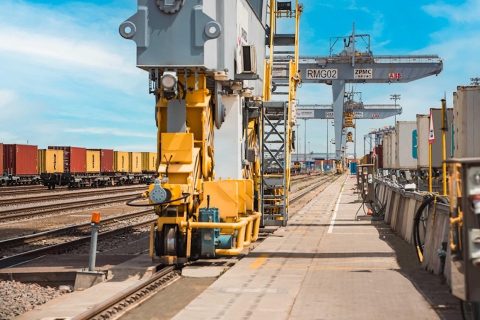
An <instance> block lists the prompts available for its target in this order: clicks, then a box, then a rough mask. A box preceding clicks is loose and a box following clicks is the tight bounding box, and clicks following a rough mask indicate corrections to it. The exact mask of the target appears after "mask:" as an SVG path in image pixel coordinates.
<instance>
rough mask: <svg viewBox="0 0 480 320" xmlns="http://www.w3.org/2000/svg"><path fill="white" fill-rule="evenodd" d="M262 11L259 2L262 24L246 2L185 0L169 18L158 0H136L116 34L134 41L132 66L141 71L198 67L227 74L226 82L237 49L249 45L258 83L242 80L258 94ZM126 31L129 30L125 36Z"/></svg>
mask: <svg viewBox="0 0 480 320" xmlns="http://www.w3.org/2000/svg"><path fill="white" fill-rule="evenodd" d="M265 13H266V3H265V2H264V3H263V15H262V16H263V19H264V20H263V21H261V20H259V19H258V17H257V15H256V14H255V13H254V12H253V11H252V8H251V7H250V5H249V3H248V2H247V1H246V0H229V1H228V2H227V1H217V0H188V1H184V4H183V6H181V7H180V10H179V11H178V12H176V13H171V14H168V13H165V12H163V11H162V10H160V9H159V7H158V6H157V0H138V12H137V13H136V14H135V15H133V16H132V17H130V18H128V19H127V20H126V21H125V22H123V23H122V24H121V25H120V33H121V34H122V36H124V37H125V38H127V39H130V40H133V41H134V42H135V43H136V45H137V66H138V67H140V68H142V69H145V70H147V71H150V70H151V69H153V68H184V67H185V68H187V67H189V68H192V67H198V68H203V69H205V70H207V71H226V73H227V76H228V79H230V80H233V79H234V78H235V68H236V66H235V62H236V60H238V58H237V55H238V53H239V46H240V45H243V44H249V45H254V46H255V49H256V55H257V59H256V62H257V63H256V65H257V74H258V75H259V76H260V81H258V80H257V81H246V86H247V87H253V88H254V91H253V94H254V95H261V94H262V88H263V84H262V82H263V79H262V77H263V70H264V59H265V16H266V14H265ZM126 27H130V28H131V29H132V30H133V32H131V33H130V34H126V33H125V30H124V29H125V28H126ZM210 27H214V28H216V27H220V28H219V30H220V31H221V32H219V33H218V34H216V33H215V34H209V31H208V30H209V29H210ZM240 35H242V37H240ZM239 38H242V41H243V42H242V43H239Z"/></svg>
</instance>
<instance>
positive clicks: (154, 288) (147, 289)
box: [72, 266, 180, 320]
mask: <svg viewBox="0 0 480 320" xmlns="http://www.w3.org/2000/svg"><path fill="white" fill-rule="evenodd" d="M179 278H180V273H179V271H178V270H176V269H175V267H174V266H169V267H165V268H163V269H161V270H159V271H158V272H156V273H155V274H154V275H152V276H151V277H150V278H148V279H146V280H143V281H142V282H141V283H139V284H137V285H135V286H133V287H131V288H128V289H126V290H124V291H122V292H119V293H118V294H116V295H115V296H113V297H111V298H110V299H107V300H106V301H104V302H101V303H99V304H97V305H95V306H94V307H93V308H92V309H89V310H87V311H85V312H83V313H81V314H79V315H77V316H75V317H73V319H72V320H87V319H102V320H104V319H109V318H118V317H119V316H120V314H121V313H123V312H125V311H126V309H130V308H131V307H132V306H134V305H137V304H139V303H140V302H143V301H144V300H146V299H147V298H149V296H150V295H152V294H154V293H156V292H158V291H159V290H161V289H163V288H164V287H166V286H168V285H169V284H170V283H172V282H174V281H175V280H177V279H179Z"/></svg>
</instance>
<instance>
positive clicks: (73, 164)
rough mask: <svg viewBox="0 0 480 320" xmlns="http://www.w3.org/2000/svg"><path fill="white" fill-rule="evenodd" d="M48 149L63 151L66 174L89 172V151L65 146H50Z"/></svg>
mask: <svg viewBox="0 0 480 320" xmlns="http://www.w3.org/2000/svg"><path fill="white" fill-rule="evenodd" d="M48 149H53V150H63V170H64V172H65V173H85V172H87V149H85V148H78V147H63V146H49V147H48Z"/></svg>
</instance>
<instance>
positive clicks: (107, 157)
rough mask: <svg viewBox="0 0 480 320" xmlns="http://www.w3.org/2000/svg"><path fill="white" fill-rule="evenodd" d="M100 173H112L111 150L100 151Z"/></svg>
mask: <svg viewBox="0 0 480 320" xmlns="http://www.w3.org/2000/svg"><path fill="white" fill-rule="evenodd" d="M100 172H101V173H113V172H114V169H113V150H111V149H101V150H100Z"/></svg>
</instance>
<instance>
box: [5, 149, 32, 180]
mask: <svg viewBox="0 0 480 320" xmlns="http://www.w3.org/2000/svg"><path fill="white" fill-rule="evenodd" d="M3 158H4V160H3V161H4V168H3V170H4V171H5V172H6V173H8V174H11V175H15V176H31V175H36V174H38V148H37V146H30V145H23V144H5V145H3Z"/></svg>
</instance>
